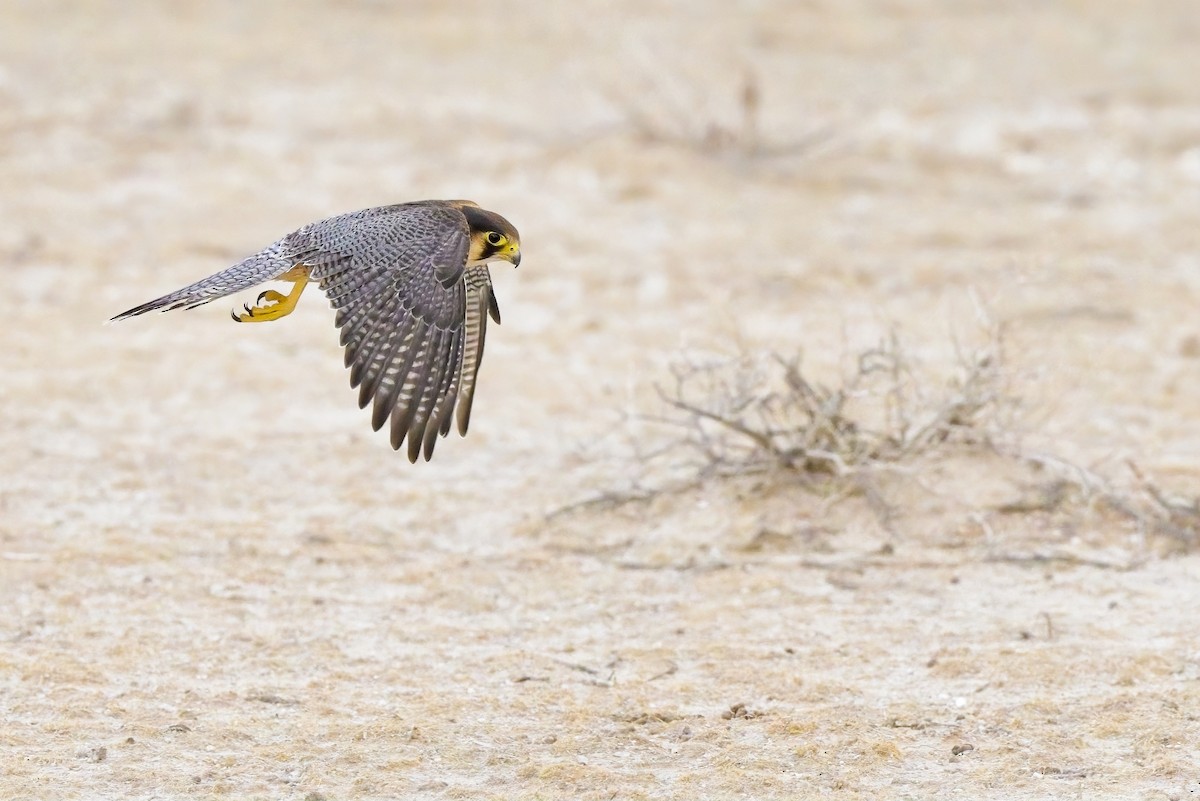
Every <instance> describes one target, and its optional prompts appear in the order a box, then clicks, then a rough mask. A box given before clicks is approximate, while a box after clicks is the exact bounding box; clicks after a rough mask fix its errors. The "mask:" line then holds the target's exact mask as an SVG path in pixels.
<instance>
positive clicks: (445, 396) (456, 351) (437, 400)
mask: <svg viewBox="0 0 1200 801" xmlns="http://www.w3.org/2000/svg"><path fill="white" fill-rule="evenodd" d="M449 336H450V342H449V343H447V344H448V350H447V352H446V359H445V361H444V362H443V365H442V378H441V381H439V382H438V389H437V394H436V395H434V405H433V408H432V409H430V411H429V419H428V420H427V421H426V423H425V426H426V427H425V437H424V440H425V442H424V449H423V450H424V452H425V461H427V462H428V461H429V460H430V459H431V458H433V448H434V445H435V444H436V443H437V438H438V433H439V431H440V429H441V428H442V418H443V417H446V416H447V415H446V412H447V410H448V409H453V408H454V387H455V384H456V383H457V381H458V373H459V370H460V369H461V363H462V340H463V338H462V327H461V326H459V327H458V328H456V329H454V330H452V331H450V332H449Z"/></svg>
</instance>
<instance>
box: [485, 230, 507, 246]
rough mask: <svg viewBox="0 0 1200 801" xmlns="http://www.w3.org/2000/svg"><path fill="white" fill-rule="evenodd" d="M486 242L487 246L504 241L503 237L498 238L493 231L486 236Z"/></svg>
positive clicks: (498, 235)
mask: <svg viewBox="0 0 1200 801" xmlns="http://www.w3.org/2000/svg"><path fill="white" fill-rule="evenodd" d="M487 241H488V244H489V245H499V244H500V243H501V242H503V241H504V237H502V236H500V234H498V233H496V232H495V231H492V232H491V233H489V234H488V235H487Z"/></svg>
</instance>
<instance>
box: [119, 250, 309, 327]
mask: <svg viewBox="0 0 1200 801" xmlns="http://www.w3.org/2000/svg"><path fill="white" fill-rule="evenodd" d="M281 251H282V248H281V243H280V242H276V243H275V244H273V245H271V246H270V247H268V248H266V249H265V250H262V251H260V252H258V253H256V254H254V255H253V256H251V257H250V258H248V259H246V260H245V261H241V262H238V263H237V264H235V265H233V266H232V267H228V268H226V269H224V270H222V271H221V272H219V273H216V274H214V275H210V276H209V277H208V278H204V279H201V280H199V281H197V282H196V283H194V284H189V285H188V286H185V287H184V288H183V289H179V290H176V291H174V292H172V293H170V294H168V295H163V296H162V297H161V298H155V299H154V300H151V301H149V302H147V303H143V304H141V305H140V306H134V307H133V308H132V309H128V310H126V311H123V312H121V313H120V314H118V315H116V316H115V317H113V318H112V320H114V321H116V320H125V319H127V318H129V317H136V316H138V315H139V314H145V313H147V312H154V311H160V312H161V311H172V310H174V309H192V308H195V307H196V306H202V305H204V304H205V303H208V302H209V301H212V300H216V299H217V298H223V297H225V296H226V295H232V294H234V293H235V292H241V291H242V290H244V289H249V288H250V287H253V286H258V285H259V284H263V283H266V282H267V281H271V280H273V279H275V278H278V277H280V276H281V275H283V274H284V273H286V272H287V271H288V270H290V269H292V267H294V266H295V265H294V264H293V260H292V259H290V258H284V257H283V256H282V252H281Z"/></svg>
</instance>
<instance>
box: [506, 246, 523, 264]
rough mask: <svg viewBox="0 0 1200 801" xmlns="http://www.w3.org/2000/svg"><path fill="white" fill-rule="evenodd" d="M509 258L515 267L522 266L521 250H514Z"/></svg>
mask: <svg viewBox="0 0 1200 801" xmlns="http://www.w3.org/2000/svg"><path fill="white" fill-rule="evenodd" d="M508 260H509V261H511V262H512V266H513V267H520V266H521V251H519V250H517V251H514V252H513V254H512V255H511V256H509V258H508Z"/></svg>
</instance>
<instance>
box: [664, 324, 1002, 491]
mask: <svg viewBox="0 0 1200 801" xmlns="http://www.w3.org/2000/svg"><path fill="white" fill-rule="evenodd" d="M854 363H855V369H853V370H852V371H851V372H850V373H849V374H848V375H847V376H845V378H844V380H843V382H842V383H841V384H840V385H839V386H836V387H829V386H824V385H821V384H818V383H815V382H813V381H811V380H810V379H808V378H807V377H806V376H805V375H804V374H803V372H802V369H801V360H800V357H799V356H793V357H788V358H785V357H782V356H780V355H778V354H768V355H766V356H761V357H756V356H751V355H746V354H743V355H739V356H735V357H732V358H729V359H722V360H715V361H708V362H697V361H692V360H689V361H684V362H680V363H677V364H676V365H674V366H673V368H672V374H673V376H674V384H673V385H671V386H669V387H665V388H664V387H660V388H659V397H660V398H661V399H662V401H663V402H664V403H665V404H666V407H667V409H668V410H669V411H668V413H667V414H665V415H658V416H654V417H652V418H649V419H652V420H654V421H655V422H658V423H660V424H663V425H665V426H668V427H671V428H673V429H675V430H676V432H677V436H676V437H675V438H674V440H673V441H672V444H671V447H669V448H668V449H666V450H665V451H664V454H669V455H670V457H671V458H672V459H673V460H675V461H676V463H677V464H684V465H690V466H691V468H692V469H694V470H695V472H696V474H697V475H699V476H701V477H708V476H712V475H734V474H739V475H744V474H747V473H753V472H762V471H767V470H782V471H786V472H790V473H793V474H795V475H796V476H797V477H799V478H803V479H813V478H829V479H834V480H847V479H850V480H852V479H854V478H855V477H858V476H861V475H863V474H865V473H869V472H874V471H878V470H881V469H892V468H894V467H896V466H899V465H902V464H904V463H906V462H911V461H912V460H914V459H916V458H917V457H919V456H924V455H926V454H928V453H930V452H931V451H933V450H935V449H937V448H941V447H948V446H951V445H974V446H986V447H991V446H992V444H993V440H994V439H995V437H997V436H999V435H1001V434H1002V433H1003V432H1004V427H1003V426H1001V425H999V424H998V422H999V420H1000V419H1001V416H1003V417H1005V418H1008V417H1010V416H1011V413H1012V412H1013V411H1014V410H1015V409H1016V408H1017V407H1018V406H1019V403H1018V401H1017V399H1016V398H1014V397H1012V396H1010V395H1009V394H1008V393H1007V392H1006V389H1005V386H1004V382H1003V372H1002V370H1001V365H1002V352H1001V350H1000V338H999V336H998V335H997V336H996V337H995V338H993V340H992V341H991V342H990V343H989V345H988V347H986V348H984V349H982V350H980V351H978V352H975V353H972V354H970V355H964V354H961V353H960V359H959V364H958V365H957V369H956V370H955V372H954V375H952V376H951V378H950V379H949V380H948V381H947V382H946V384H945V386H944V387H942V388H941V390H940V391H939V392H937V393H936V394H935V395H933V396H931V395H930V394H929V392H928V390H927V388H925V387H924V386H923V385H922V382H921V380H920V377H919V376H918V374H917V372H916V371H915V370H914V366H913V363H912V361H911V359H910V358H909V357H908V356H907V354H906V353H905V351H904V349H903V348H902V347H901V345H900V343H899V341H898V340H897V338H896V337H895V336H894V335H893V336H891V337H890V338H888V339H887V340H886V341H884V342H882V343H880V344H879V345H877V346H876V347H873V348H870V349H868V350H865V351H863V352H861V353H860V354H858V356H857V357H856V358H855V360H854Z"/></svg>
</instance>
